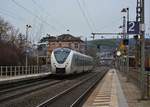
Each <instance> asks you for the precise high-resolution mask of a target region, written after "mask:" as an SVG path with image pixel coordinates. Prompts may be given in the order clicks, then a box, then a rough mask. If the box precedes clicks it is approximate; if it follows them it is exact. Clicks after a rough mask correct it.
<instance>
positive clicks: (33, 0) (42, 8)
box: [32, 0, 66, 29]
mask: <svg viewBox="0 0 150 107" xmlns="http://www.w3.org/2000/svg"><path fill="white" fill-rule="evenodd" d="M32 2H33V3H34V5H36V6H37V7H38V8H39V9H40V10H42V12H44V13H45V14H47V16H48V17H49V18H50V19H51V20H53V21H55V22H56V23H57V24H59V26H61V27H62V28H63V29H66V27H65V26H64V25H63V24H62V23H61V22H60V21H58V20H56V18H52V17H53V16H52V15H51V14H50V13H49V12H47V11H46V10H45V9H44V7H42V6H41V5H39V4H38V3H37V1H35V0H32Z"/></svg>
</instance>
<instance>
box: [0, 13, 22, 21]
mask: <svg viewBox="0 0 150 107" xmlns="http://www.w3.org/2000/svg"><path fill="white" fill-rule="evenodd" d="M0 14H3V15H6V16H9V17H11V18H12V19H15V20H16V21H23V19H22V18H19V17H16V16H14V15H11V14H9V13H7V12H5V11H1V10H0Z"/></svg>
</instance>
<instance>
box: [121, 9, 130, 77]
mask: <svg viewBox="0 0 150 107" xmlns="http://www.w3.org/2000/svg"><path fill="white" fill-rule="evenodd" d="M121 12H122V13H126V14H127V15H126V16H127V21H126V22H127V23H128V22H129V8H123V9H122V11H121ZM127 23H126V24H125V25H127ZM124 30H125V31H124V32H125V33H124V32H123V34H124V42H127V44H126V43H125V45H126V49H125V50H126V70H127V74H128V76H127V80H129V43H128V42H129V35H128V34H127V31H126V29H125V28H124Z"/></svg>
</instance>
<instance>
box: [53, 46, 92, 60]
mask: <svg viewBox="0 0 150 107" xmlns="http://www.w3.org/2000/svg"><path fill="white" fill-rule="evenodd" d="M57 50H64V51H65V50H66V51H72V52H73V53H76V54H78V55H82V56H84V57H89V58H92V57H91V56H88V55H85V54H82V53H80V52H77V51H75V50H72V49H69V48H55V49H54V50H53V51H57Z"/></svg>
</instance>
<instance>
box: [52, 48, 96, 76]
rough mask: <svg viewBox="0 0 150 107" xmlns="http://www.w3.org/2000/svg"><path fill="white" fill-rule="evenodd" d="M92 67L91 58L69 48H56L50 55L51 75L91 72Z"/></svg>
mask: <svg viewBox="0 0 150 107" xmlns="http://www.w3.org/2000/svg"><path fill="white" fill-rule="evenodd" d="M93 66H94V63H93V58H92V57H91V56H88V55H85V54H82V53H80V52H77V51H74V50H72V49H69V48H56V49H54V50H53V51H52V53H51V73H52V74H56V75H69V74H77V73H82V72H88V71H92V69H93Z"/></svg>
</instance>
